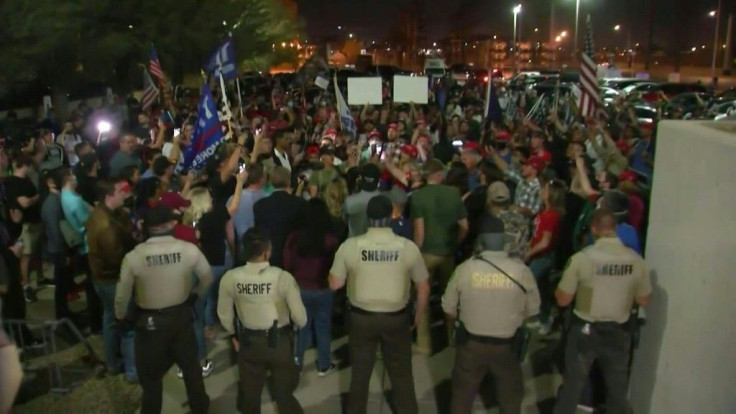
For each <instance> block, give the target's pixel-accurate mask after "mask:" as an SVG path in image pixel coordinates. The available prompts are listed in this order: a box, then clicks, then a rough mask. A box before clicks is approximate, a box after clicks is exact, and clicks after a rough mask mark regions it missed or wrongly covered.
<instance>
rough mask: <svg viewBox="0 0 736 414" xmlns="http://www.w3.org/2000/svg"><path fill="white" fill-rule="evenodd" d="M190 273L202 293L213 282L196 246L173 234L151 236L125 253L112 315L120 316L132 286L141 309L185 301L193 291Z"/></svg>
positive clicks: (207, 266) (122, 313) (210, 271)
mask: <svg viewBox="0 0 736 414" xmlns="http://www.w3.org/2000/svg"><path fill="white" fill-rule="evenodd" d="M192 273H194V274H195V275H197V277H198V278H199V282H198V283H197V286H196V288H195V291H194V292H195V293H197V294H198V295H199V296H202V295H203V294H204V293H205V291H206V289H207V287H208V286H209V285H210V283H212V270H211V269H210V265H209V263H207V259H206V258H205V257H204V255H203V254H202V252H200V251H199V249H198V248H197V246H195V245H193V244H192V243H188V242H185V241H182V240H177V239H175V238H173V237H172V236H159V237H151V238H150V239H148V240H147V241H146V242H145V243H141V244H139V245H138V246H136V248H135V249H133V251H131V252H130V253H128V254H127V255H125V258H124V259H123V264H122V266H121V267H120V281H119V282H118V285H117V288H116V289H115V316H116V317H117V318H118V319H122V318H123V317H124V316H125V312H126V311H127V309H128V303H129V302H130V296H131V294H132V292H133V287H135V301H136V303H137V304H138V306H139V307H140V308H143V309H163V308H168V307H171V306H176V305H180V304H182V303H184V302H185V301H186V300H187V299H188V298H189V294H190V293H191V292H192V284H193V278H192Z"/></svg>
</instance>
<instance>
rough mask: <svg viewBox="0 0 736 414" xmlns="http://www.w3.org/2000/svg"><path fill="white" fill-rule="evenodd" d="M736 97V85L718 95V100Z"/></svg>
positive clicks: (724, 100) (722, 100) (723, 100)
mask: <svg viewBox="0 0 736 414" xmlns="http://www.w3.org/2000/svg"><path fill="white" fill-rule="evenodd" d="M734 99H736V86H732V87H730V88H728V89H726V90H725V91H723V92H721V93H719V94H717V95H716V102H729V101H732V100H734Z"/></svg>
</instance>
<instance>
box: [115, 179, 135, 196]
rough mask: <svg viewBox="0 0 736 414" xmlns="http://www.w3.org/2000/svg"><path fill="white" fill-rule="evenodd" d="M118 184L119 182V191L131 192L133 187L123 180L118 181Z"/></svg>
mask: <svg viewBox="0 0 736 414" xmlns="http://www.w3.org/2000/svg"><path fill="white" fill-rule="evenodd" d="M118 184H120V192H121V193H125V194H128V193H131V192H133V187H131V186H130V184H129V183H128V182H127V181H125V180H120V181H118Z"/></svg>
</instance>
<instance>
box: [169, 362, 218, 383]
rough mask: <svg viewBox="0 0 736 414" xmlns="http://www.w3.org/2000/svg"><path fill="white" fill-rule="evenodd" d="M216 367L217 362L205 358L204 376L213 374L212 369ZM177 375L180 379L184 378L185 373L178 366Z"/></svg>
mask: <svg viewBox="0 0 736 414" xmlns="http://www.w3.org/2000/svg"><path fill="white" fill-rule="evenodd" d="M214 369H215V364H213V363H212V361H210V360H209V359H205V360H204V366H203V367H202V378H207V377H209V376H210V375H212V371H213V370H214ZM176 377H177V378H179V379H184V373H183V372H181V368H177V370H176Z"/></svg>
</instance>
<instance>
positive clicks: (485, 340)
mask: <svg viewBox="0 0 736 414" xmlns="http://www.w3.org/2000/svg"><path fill="white" fill-rule="evenodd" d="M468 339H470V340H471V341H475V342H480V343H482V344H494V345H509V344H512V343H513V342H514V337H513V336H512V337H511V338H497V337H495V336H482V335H475V334H472V333H470V332H468Z"/></svg>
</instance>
